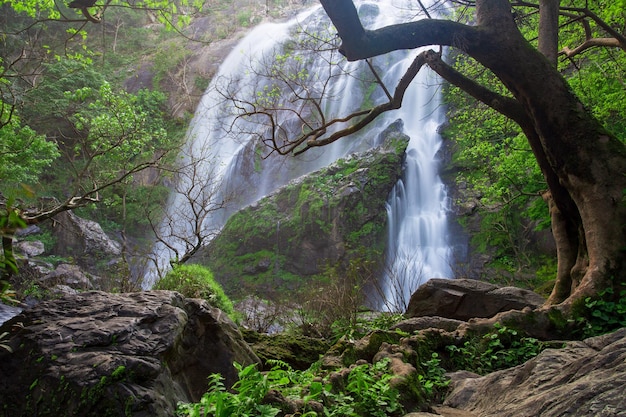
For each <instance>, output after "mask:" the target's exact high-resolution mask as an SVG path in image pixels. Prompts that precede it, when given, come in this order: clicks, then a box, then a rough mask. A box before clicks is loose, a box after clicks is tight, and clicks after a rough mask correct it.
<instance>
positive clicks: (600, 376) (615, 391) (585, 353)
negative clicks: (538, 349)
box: [445, 329, 626, 417]
mask: <svg viewBox="0 0 626 417" xmlns="http://www.w3.org/2000/svg"><path fill="white" fill-rule="evenodd" d="M453 380H454V382H453V389H452V392H451V394H450V395H449V396H448V398H447V399H446V402H445V404H446V405H448V406H452V407H455V408H461V409H464V410H467V411H471V412H473V413H474V414H475V415H477V416H498V417H535V416H541V417H560V416H598V417H599V416H626V397H625V396H624V387H626V329H621V330H618V331H617V332H615V333H612V334H608V335H603V336H598V337H594V338H591V339H586V340H584V341H582V342H568V343H567V345H566V346H565V347H564V348H563V349H548V350H545V351H544V352H542V353H540V354H539V356H537V357H535V358H534V359H531V360H530V361H528V362H526V363H525V364H523V365H520V366H517V367H515V368H512V369H506V370H503V371H499V372H495V373H492V374H489V375H486V376H484V377H477V376H474V377H470V378H467V374H466V373H465V374H463V375H462V376H461V377H460V378H459V377H458V376H457V377H454V375H453Z"/></svg>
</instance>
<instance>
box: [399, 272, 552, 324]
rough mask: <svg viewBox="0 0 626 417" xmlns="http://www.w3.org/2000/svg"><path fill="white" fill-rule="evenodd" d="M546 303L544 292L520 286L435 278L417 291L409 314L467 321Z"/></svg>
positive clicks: (411, 301)
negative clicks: (541, 293) (537, 292)
mask: <svg viewBox="0 0 626 417" xmlns="http://www.w3.org/2000/svg"><path fill="white" fill-rule="evenodd" d="M544 302H545V299H544V298H543V297H541V296H540V295H538V294H536V293H534V292H532V291H528V290H524V289H521V288H517V287H498V286H497V285H493V284H489V283H487V282H482V281H476V280H472V279H431V280H429V281H428V282H426V283H425V284H424V285H422V286H420V287H419V288H418V289H417V291H415V292H414V293H413V295H412V296H411V300H410V302H409V306H408V308H407V311H406V316H407V317H421V316H439V317H445V318H448V319H455V320H464V321H465V320H469V319H472V318H477V317H493V316H495V315H496V314H498V313H501V312H505V311H509V310H522V309H524V308H526V307H529V308H531V309H535V308H538V307H540V306H542V305H543V304H544Z"/></svg>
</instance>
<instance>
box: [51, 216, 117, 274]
mask: <svg viewBox="0 0 626 417" xmlns="http://www.w3.org/2000/svg"><path fill="white" fill-rule="evenodd" d="M51 231H52V235H53V236H54V238H55V240H56V243H55V245H54V247H53V248H51V251H52V252H53V253H54V254H55V255H58V256H61V257H66V258H70V257H71V258H72V259H74V260H75V262H76V263H78V264H79V265H81V266H84V267H85V268H87V269H88V270H89V271H90V272H93V273H96V271H97V270H96V266H97V264H98V263H99V262H100V263H102V262H107V261H110V260H111V259H114V258H116V257H118V256H120V254H121V253H122V247H121V245H120V244H119V243H118V242H116V241H114V240H113V239H111V238H110V237H109V236H108V235H107V234H106V233H104V231H103V230H102V227H101V226H100V224H98V223H96V222H94V221H92V220H86V219H83V218H81V217H78V216H76V215H75V214H74V213H72V212H69V211H66V212H63V213H60V214H58V215H56V216H55V217H54V222H53V227H52V228H51Z"/></svg>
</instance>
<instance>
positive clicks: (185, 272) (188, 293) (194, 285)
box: [154, 265, 234, 315]
mask: <svg viewBox="0 0 626 417" xmlns="http://www.w3.org/2000/svg"><path fill="white" fill-rule="evenodd" d="M154 289H156V290H170V291H178V292H180V293H181V294H183V295H184V296H185V297H189V298H202V299H205V300H207V301H208V302H209V304H211V305H212V306H214V307H217V308H219V309H220V310H222V311H223V312H224V313H226V314H228V315H232V314H233V313H234V309H233V303H232V301H231V300H230V299H229V298H228V297H227V296H226V294H225V293H224V290H223V289H222V287H221V285H220V284H219V283H218V282H217V281H215V279H214V278H213V273H212V272H211V271H210V270H209V269H208V268H205V267H203V266H201V265H177V266H176V267H175V268H174V269H172V270H171V271H170V272H168V273H167V275H165V276H164V277H163V278H161V279H160V280H159V281H158V282H157V283H156V285H155V287H154Z"/></svg>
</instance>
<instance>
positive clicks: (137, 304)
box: [0, 291, 259, 417]
mask: <svg viewBox="0 0 626 417" xmlns="http://www.w3.org/2000/svg"><path fill="white" fill-rule="evenodd" d="M5 331H8V332H10V339H9V341H8V345H9V346H10V348H11V349H12V351H13V353H10V352H8V351H6V350H3V349H0V403H1V404H3V407H4V409H3V413H4V415H10V416H16V417H17V416H33V415H37V416H60V415H75V416H109V415H110V416H121V415H124V416H146V417H148V416H150V417H153V416H164V417H165V416H172V415H173V414H174V411H175V408H176V403H177V401H190V400H196V401H197V400H199V398H200V396H201V395H202V393H204V392H205V391H206V388H207V377H208V376H209V375H210V374H212V373H220V374H221V375H222V376H223V377H224V378H225V379H226V384H232V383H233V382H234V381H235V379H236V377H237V375H236V371H235V369H234V368H233V366H232V365H233V362H239V363H241V364H244V365H247V364H250V363H255V362H258V361H259V360H258V358H257V357H256V355H255V354H254V353H253V352H252V351H251V350H250V348H249V347H248V345H247V344H246V343H245V342H244V341H243V339H242V337H241V334H240V333H239V331H238V329H237V327H236V326H235V325H234V323H233V322H232V321H231V320H230V319H229V318H228V317H227V316H226V315H225V314H223V313H222V312H221V311H220V310H218V309H215V308H212V307H210V306H209V305H208V304H206V302H204V301H202V300H195V299H185V298H183V297H182V296H181V295H180V294H178V293H175V292H170V291H152V292H144V293H129V294H108V293H103V292H87V293H82V294H78V295H74V296H66V297H63V298H60V299H58V300H54V301H47V302H43V303H40V304H38V305H37V306H35V307H33V308H32V309H30V310H27V311H25V312H23V313H22V314H20V315H18V316H16V317H14V318H13V319H12V320H10V321H8V322H7V323H5V324H4V325H3V326H2V327H1V328H0V334H1V333H3V332H5Z"/></svg>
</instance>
